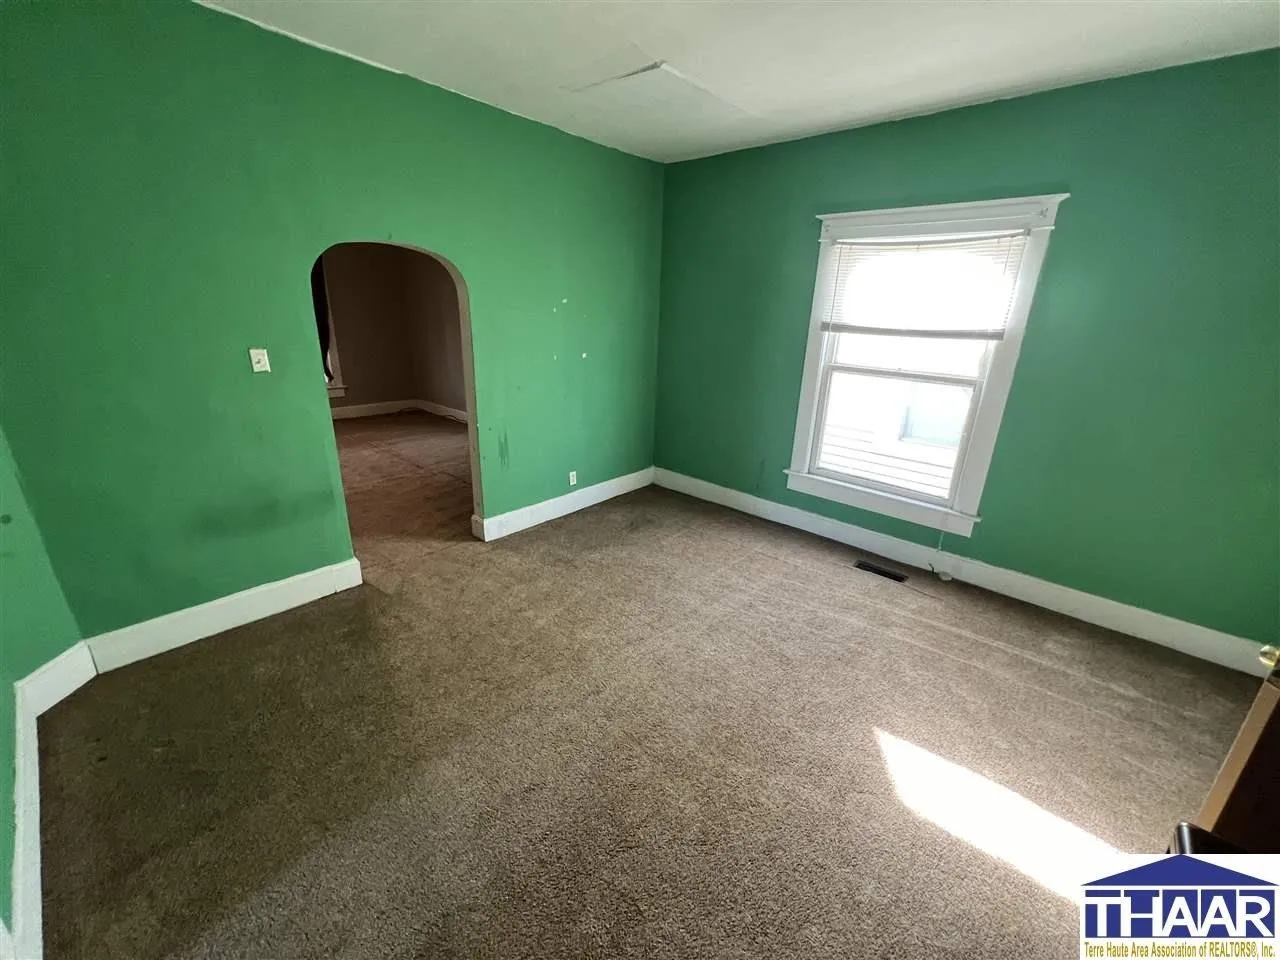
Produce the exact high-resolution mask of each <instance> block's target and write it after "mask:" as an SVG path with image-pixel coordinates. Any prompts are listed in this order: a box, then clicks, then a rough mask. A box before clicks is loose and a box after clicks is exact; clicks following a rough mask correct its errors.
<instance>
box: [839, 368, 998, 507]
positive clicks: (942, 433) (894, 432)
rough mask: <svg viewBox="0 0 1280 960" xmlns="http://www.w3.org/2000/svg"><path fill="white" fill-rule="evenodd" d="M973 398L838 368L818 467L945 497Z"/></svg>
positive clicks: (957, 390)
mask: <svg viewBox="0 0 1280 960" xmlns="http://www.w3.org/2000/svg"><path fill="white" fill-rule="evenodd" d="M972 400H973V388H972V387H957V386H951V385H949V384H935V383H913V382H912V381H910V380H898V379H894V378H891V377H876V376H867V375H863V374H853V373H843V372H840V371H833V372H832V374H831V387H830V389H829V390H828V392H827V411H826V419H825V422H824V424H823V428H822V435H821V436H820V437H819V438H818V456H817V461H816V466H817V467H818V468H819V469H821V470H824V471H827V472H830V473H836V474H841V475H844V476H847V477H849V478H851V479H854V480H870V481H873V482H875V483H878V484H882V485H885V486H890V487H898V488H901V489H902V490H904V491H906V492H909V493H919V494H925V495H926V496H930V497H935V498H937V499H940V500H946V499H948V498H949V496H950V491H951V478H952V474H953V473H954V472H955V465H956V456H957V453H958V451H959V449H960V440H961V436H962V434H963V432H964V424H965V420H966V419H967V417H968V413H969V404H970V403H971V402H972Z"/></svg>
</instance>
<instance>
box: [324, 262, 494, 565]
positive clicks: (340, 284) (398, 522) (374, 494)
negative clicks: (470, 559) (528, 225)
mask: <svg viewBox="0 0 1280 960" xmlns="http://www.w3.org/2000/svg"><path fill="white" fill-rule="evenodd" d="M309 280H310V287H311V296H312V302H313V305H314V308H315V317H316V335H317V338H318V340H319V342H320V350H321V357H322V361H323V371H322V372H323V375H324V377H325V381H326V386H327V388H328V393H329V402H330V406H331V410H332V415H333V423H334V434H335V439H336V441H337V446H338V459H339V464H340V466H341V468H342V480H343V490H344V495H345V497H346V501H347V514H348V518H349V520H350V523H351V534H352V539H353V541H354V542H355V546H356V555H357V556H359V557H360V558H361V559H362V560H376V559H377V558H378V557H379V556H380V555H382V554H383V553H385V552H386V551H387V550H396V549H399V550H405V549H409V550H412V549H432V548H433V547H434V546H435V545H439V544H441V543H447V542H449V541H457V540H464V539H469V538H470V537H471V535H472V534H471V531H472V529H473V520H472V518H473V517H479V516H483V512H482V509H481V488H480V467H479V457H478V455H477V444H476V422H475V381H474V375H473V374H474V371H473V360H472V352H471V325H470V315H469V310H468V300H467V289H466V285H465V283H464V282H463V280H462V277H461V275H460V274H459V273H458V271H457V268H456V267H454V265H453V264H452V263H450V262H449V261H448V260H446V259H445V258H443V257H441V256H439V255H438V254H434V253H431V252H429V251H426V250H421V249H417V248H414V247H408V246H404V245H400V244H391V243H372V242H361V241H352V242H345V243H338V244H334V245H333V246H331V247H329V248H327V249H326V250H324V251H323V252H322V253H321V254H320V255H319V256H318V257H317V258H316V260H315V262H314V263H313V264H312V267H311V275H310V278H309Z"/></svg>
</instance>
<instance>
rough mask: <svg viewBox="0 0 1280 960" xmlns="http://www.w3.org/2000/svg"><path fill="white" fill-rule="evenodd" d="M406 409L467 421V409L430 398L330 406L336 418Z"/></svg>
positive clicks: (460, 421) (384, 413)
mask: <svg viewBox="0 0 1280 960" xmlns="http://www.w3.org/2000/svg"><path fill="white" fill-rule="evenodd" d="M406 410H421V411H423V412H424V413H434V414H435V415H436V416H437V417H447V418H449V419H450V420H457V421H458V422H459V423H466V422H467V411H465V410H459V409H457V408H456V407H446V406H445V405H444V404H443V403H434V402H432V401H430V400H384V401H382V402H380V403H352V404H347V405H346V406H342V407H330V408H329V413H330V414H331V415H332V417H333V419H334V420H351V419H354V418H356V417H381V416H385V415H386V414H388V413H404V412H405V411H406Z"/></svg>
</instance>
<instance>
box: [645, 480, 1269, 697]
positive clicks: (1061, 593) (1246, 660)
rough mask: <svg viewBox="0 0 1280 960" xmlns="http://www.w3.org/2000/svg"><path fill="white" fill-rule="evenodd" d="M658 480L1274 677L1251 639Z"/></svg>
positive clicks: (736, 494)
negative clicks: (1268, 671)
mask: <svg viewBox="0 0 1280 960" xmlns="http://www.w3.org/2000/svg"><path fill="white" fill-rule="evenodd" d="M653 482H654V483H655V484H656V485H658V486H660V487H665V488H666V489H668V490H675V491H676V492H678V493H684V494H687V495H689V496H691V497H696V498H698V499H699V500H706V501H708V502H710V503H718V504H720V505H721V506H724V507H729V508H731V509H733V510H738V511H740V512H741V513H747V514H751V515H752V516H755V517H760V518H762V519H764V520H771V521H773V522H774V523H781V524H783V525H784V526H788V527H794V528H795V529H797V530H804V531H807V532H808V533H812V534H816V535H817V536H820V537H825V538H827V539H828V540H835V541H838V542H839V543H845V544H848V545H849V546H851V547H856V548H857V549H859V550H865V551H866V552H867V553H874V554H876V555H878V556H881V557H886V558H888V559H890V560H896V561H897V562H899V563H903V564H906V565H908V566H912V567H917V568H919V569H922V570H932V571H934V572H935V573H939V574H942V575H944V576H950V577H954V578H955V579H956V580H962V581H964V582H965V583H971V584H973V585H974V586H978V587H982V588H984V589H986V590H990V591H992V592H993V593H1000V594H1004V595H1005V596H1008V597H1013V598H1014V599H1017V600H1023V601H1025V602H1027V603H1031V604H1034V605H1035V606H1038V607H1044V608H1045V609H1046V610H1053V611H1055V612H1057V613H1063V614H1066V615H1067V616H1070V617H1075V618H1076V619H1077V620H1084V621H1085V622H1086V623H1092V624H1095V625H1097V626H1100V627H1106V628H1107V629H1109V630H1115V631H1117V632H1119V633H1124V634H1128V635H1129V636H1133V637H1138V638H1139V639H1142V640H1148V641H1150V642H1152V643H1158V644H1160V645H1161V646H1164V647H1169V648H1171V649H1174V650H1178V651H1181V652H1182V653H1186V654H1189V655H1191V656H1193V657H1199V658H1200V659H1201V660H1208V661H1210V662H1212V663H1217V664H1221V665H1222V666H1224V667H1230V668H1231V669H1233V670H1239V671H1241V672H1242V673H1248V674H1252V675H1254V676H1259V677H1261V676H1265V675H1266V673H1267V668H1266V667H1264V666H1263V665H1262V664H1261V663H1260V662H1259V661H1258V648H1259V646H1260V645H1259V644H1258V643H1256V642H1255V641H1252V640H1246V639H1245V638H1243V637H1237V636H1233V635H1231V634H1229V633H1223V632H1222V631H1220V630H1214V629H1212V628H1210V627H1202V626H1200V625H1199V624H1195V623H1188V622H1187V621H1185V620H1178V619H1176V618H1174V617H1169V616H1165V615H1164V614H1161V613H1155V612H1153V611H1151V610H1144V609H1143V608H1141V607H1133V606H1130V605H1128V604H1125V603H1119V602H1117V601H1115V600H1108V599H1106V598H1105V597H1099V596H1096V595H1094V594H1090V593H1084V592H1082V591H1080V590H1073V589H1072V588H1070V587H1064V586H1062V585H1060V584H1056V583H1050V582H1049V581H1047V580H1041V579H1039V578H1037V577H1032V576H1029V575H1027V574H1025V573H1018V572H1017V571H1015V570H1007V569H1005V568H1003V567H994V566H991V565H990V564H987V563H982V562H981V561H979V560H971V559H969V558H967V557H961V556H957V555H956V554H953V553H947V552H946V551H945V550H938V549H936V548H934V547H927V546H922V545H920V544H916V543H910V542H909V541H906V540H900V539H898V538H897V537H891V536H888V535H886V534H883V533H876V532H875V531H873V530H866V529H864V528H862V527H859V526H856V525H854V524H852V523H844V522H842V521H840V520H832V519H831V518H830V517H824V516H821V515H819V514H816V513H810V512H809V511H807V510H801V509H799V508H798V507H789V506H786V505H784V504H781V503H774V502H773V501H772V500H765V499H764V498H762V497H756V496H752V495H751V494H749V493H743V492H742V491H740V490H733V489H731V488H729V487H722V486H719V485H717V484H714V483H708V482H707V481H705V480H699V479H697V478H696V477H690V476H686V475H684V474H682V473H675V472H674V471H671V470H666V469H663V468H662V467H655V468H654V471H653Z"/></svg>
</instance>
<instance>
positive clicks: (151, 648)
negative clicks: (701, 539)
mask: <svg viewBox="0 0 1280 960" xmlns="http://www.w3.org/2000/svg"><path fill="white" fill-rule="evenodd" d="M362 582H363V579H362V577H361V575H360V561H359V560H357V559H356V558H355V557H352V558H351V559H350V560H343V561H342V562H341V563H334V564H330V565H329V566H327V567H320V568H319V569H316V570H309V571H307V572H306V573H299V574H297V575H296V576H292V577H286V578H285V579H283V580H276V581H274V582H273V583H264V584H261V585H260V586H256V587H250V588H249V589H248V590H241V591H240V592H238V593H233V594H230V595H228V596H225V597H219V598H218V599H217V600H210V601H209V602H208V603H201V604H199V605H197V606H194V607H187V608H186V609H184V610H176V611H174V612H173V613H167V614H165V615H164V616H161V617H155V618H154V619H152V620H144V621H143V622H142V623H135V624H132V625H131V626H128V627H121V628H120V629H119V630H112V631H111V632H110V633H102V634H99V635H98V636H96V637H90V638H89V639H88V640H86V641H85V642H86V643H87V644H88V645H89V650H90V651H91V652H92V653H93V660H94V662H95V663H96V664H97V666H98V672H99V673H105V672H106V671H108V670H115V669H116V668H117V667H123V666H124V665H125V664H129V663H133V662H134V661H136V660H143V659H146V658H147V657H153V656H155V655H156V654H157V653H164V652H165V651H166V650H172V649H174V648H175V647H181V646H184V645H186V644H188V643H191V642H193V641H195V640H202V639H204V638H205V637H211V636H213V635H214V634H215V633H221V632H222V631H224V630H230V629H231V628H232V627H239V626H243V625H244V624H246V623H252V622H253V621H255V620H261V619H262V618H264V617H269V616H272V615H273V614H277V613H283V612H284V611H285V610H292V609H293V608H294V607H300V606H302V605H303V604H304V603H310V602H311V601H312V600H319V599H320V598H321V597H326V596H328V595H329V594H331V593H338V592H340V591H342V590H347V589H350V588H351V587H358V586H359V585H360V584H361V583H362Z"/></svg>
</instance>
